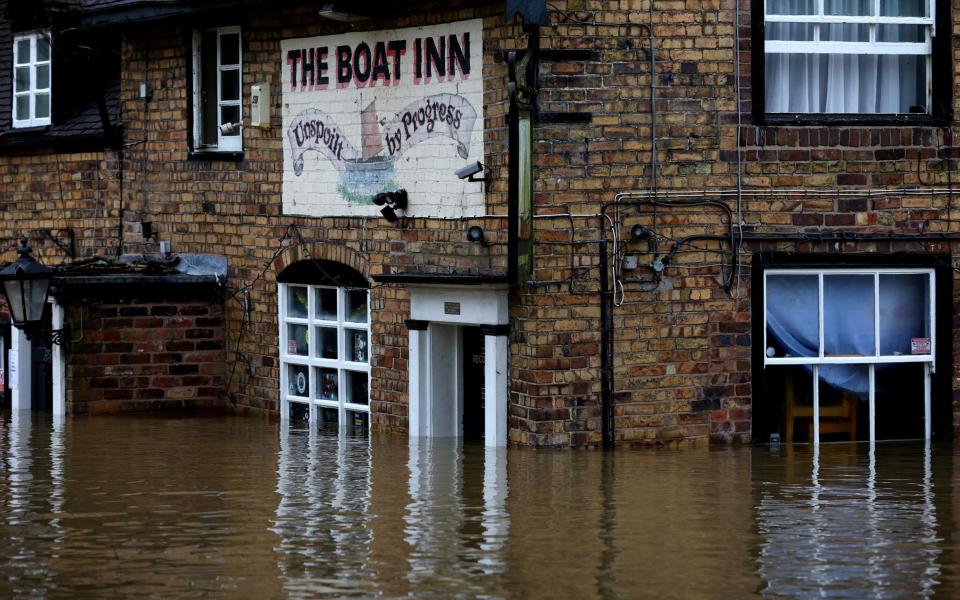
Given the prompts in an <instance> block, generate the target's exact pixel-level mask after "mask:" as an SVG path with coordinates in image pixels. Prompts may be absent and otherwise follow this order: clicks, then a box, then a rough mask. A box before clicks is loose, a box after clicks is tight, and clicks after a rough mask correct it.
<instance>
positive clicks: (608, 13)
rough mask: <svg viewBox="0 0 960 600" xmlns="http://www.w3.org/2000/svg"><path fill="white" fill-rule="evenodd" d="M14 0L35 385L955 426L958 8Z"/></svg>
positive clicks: (518, 426)
mask: <svg viewBox="0 0 960 600" xmlns="http://www.w3.org/2000/svg"><path fill="white" fill-rule="evenodd" d="M764 6H766V9H764ZM0 9H2V15H3V20H2V21H0V38H2V39H0V185H2V192H0V193H2V203H0V204H2V210H3V211H4V215H5V219H4V223H5V224H6V226H5V228H4V229H3V238H4V239H5V240H7V244H6V247H7V248H8V251H7V252H6V254H4V256H3V258H4V261H13V260H14V259H15V258H16V256H15V253H14V247H15V245H16V244H15V241H16V240H17V239H18V238H19V237H20V236H21V235H26V236H27V237H28V239H29V245H30V247H31V248H32V250H33V253H34V254H35V255H37V256H38V257H42V259H43V261H44V262H45V263H46V264H48V265H51V266H56V267H57V269H58V270H57V273H56V275H55V277H54V288H55V289H54V293H53V294H52V298H53V300H54V302H53V303H52V304H51V311H50V314H49V315H48V317H47V318H48V319H49V325H48V327H49V328H55V327H56V326H58V325H59V324H60V322H61V321H62V322H64V323H67V324H69V326H70V332H69V333H70V338H71V339H72V342H71V343H70V344H69V345H66V346H54V347H52V348H51V349H49V350H48V352H47V354H44V353H43V352H39V353H38V352H37V350H38V348H37V346H42V345H43V343H42V341H43V340H40V341H37V340H39V339H40V338H39V337H38V338H37V340H27V339H26V337H25V336H24V335H23V334H22V333H20V332H19V330H17V329H14V328H11V327H9V326H7V327H6V331H7V337H5V338H4V342H5V346H4V350H5V352H4V355H5V373H6V374H7V375H8V377H7V380H8V381H7V382H6V384H5V388H6V389H5V393H6V395H7V397H8V398H9V401H10V402H11V403H13V405H14V406H18V407H26V406H28V405H30V404H31V403H34V402H35V400H31V398H32V397H34V396H36V393H35V392H36V391H37V390H38V389H41V388H43V389H46V387H49V390H47V391H45V392H44V394H46V396H47V397H48V398H49V400H48V401H49V403H50V404H51V405H52V406H53V408H54V410H61V411H64V412H67V413H85V412H121V411H133V410H156V409H182V408H214V409H220V408H221V407H222V408H223V409H225V410H232V411H250V412H261V413H264V414H270V415H277V414H279V415H280V416H281V417H282V418H297V419H299V418H304V417H308V418H311V419H313V420H319V421H335V422H337V423H338V424H339V425H340V426H341V427H360V428H369V429H371V430H374V431H394V432H399V433H407V434H409V435H418V436H437V437H447V436H463V437H471V436H474V437H483V438H484V439H485V440H486V443H488V444H490V445H500V444H505V443H515V444H522V445H534V446H587V445H601V444H603V443H607V444H610V443H616V444H623V445H632V444H665V443H675V442H681V441H695V440H710V441H713V442H723V443H738V442H750V441H756V442H767V441H770V440H771V439H781V440H787V441H808V440H811V439H815V438H818V437H821V436H823V437H824V438H827V437H829V438H830V439H867V438H870V437H871V436H873V437H875V438H877V439H885V438H904V437H913V438H920V437H924V436H926V435H932V436H936V437H950V436H952V432H953V424H954V422H955V419H956V415H957V414H958V408H957V406H956V404H955V402H954V393H955V392H954V388H955V384H954V383H953V373H954V369H955V363H956V358H955V356H954V350H953V338H954V336H955V335H956V328H955V325H954V316H953V306H954V294H955V292H954V289H953V288H954V285H953V281H954V278H955V272H956V268H955V266H954V265H955V257H954V253H955V248H956V243H957V241H960V224H956V225H955V224H954V223H955V220H954V206H953V205H954V202H955V199H954V195H955V190H954V181H953V179H954V173H953V171H954V169H955V168H956V166H957V165H956V158H955V157H954V152H955V151H954V150H953V148H954V146H955V145H954V142H953V132H954V125H955V121H954V108H955V105H956V102H957V99H956V98H954V88H955V86H956V81H957V76H956V74H955V71H954V68H953V64H952V62H953V53H954V51H955V49H954V46H953V44H954V42H953V40H952V36H951V31H952V30H953V29H954V26H955V23H957V22H958V19H960V16H957V15H953V14H951V9H950V6H949V5H948V3H946V2H939V1H937V0H929V1H922V0H917V1H907V0H902V1H899V2H897V1H890V2H887V1H886V0H880V1H877V2H868V1H864V2H849V3H843V5H842V6H841V5H840V3H831V2H829V1H828V0H809V1H802V2H801V1H793V0H784V1H783V2H774V1H772V0H770V1H768V2H767V3H766V5H764V3H761V2H747V1H742V2H739V4H737V3H733V2H724V3H720V2H711V1H709V0H704V1H702V2H694V3H687V4H683V3H680V4H678V3H671V2H661V1H660V0H652V2H647V1H643V2H641V1H633V0H622V1H617V2H598V1H590V0H566V1H561V2H556V3H552V2H551V3H549V4H546V3H543V2H536V1H532V0H531V1H526V2H523V1H520V0H508V1H507V2H460V1H455V2H447V3H435V2H417V3H399V2H370V3H367V4H365V5H362V6H361V5H357V6H354V5H353V4H348V3H340V2H334V3H321V4H317V3H309V2H273V3H266V2H255V1H242V2H240V1H237V2H226V1H225V2H218V3H215V4H211V5H209V6H208V7H206V8H202V7H198V6H197V5H196V4H195V3H188V2H180V1H177V0H171V1H169V2H160V3H148V2H138V1H134V0H62V1H59V2H33V3H25V2H15V1H13V0H7V1H6V2H0ZM764 10H766V13H765V12H764ZM40 337H42V336H40ZM8 350H9V351H8ZM39 350H44V348H39ZM11 361H12V362H13V363H16V364H11ZM37 365H41V366H39V367H38V366H37ZM43 365H47V366H43ZM11 370H15V371H17V372H18V374H17V380H16V381H10V377H9V376H10V375H12V373H11ZM27 379H30V380H31V383H30V384H28V383H27ZM11 383H15V384H16V389H15V390H10V389H9V388H10V387H11V386H10V384H11ZM31 384H32V391H31ZM45 386H46V387H45ZM24 390H26V391H24ZM41 395H42V394H41Z"/></svg>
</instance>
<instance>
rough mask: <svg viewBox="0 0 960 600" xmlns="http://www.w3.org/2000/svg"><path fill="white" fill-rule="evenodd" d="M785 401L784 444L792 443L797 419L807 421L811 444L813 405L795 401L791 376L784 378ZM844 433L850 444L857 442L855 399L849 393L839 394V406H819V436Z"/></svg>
mask: <svg viewBox="0 0 960 600" xmlns="http://www.w3.org/2000/svg"><path fill="white" fill-rule="evenodd" d="M784 384H785V386H786V389H785V390H784V398H785V400H786V419H787V422H786V435H785V437H786V443H788V444H790V443H793V433H794V429H795V424H796V421H797V420H798V419H804V420H808V421H809V423H807V432H808V433H807V439H808V440H810V442H811V443H813V405H812V404H811V405H810V406H807V405H805V404H801V403H800V402H799V401H798V400H797V395H796V392H795V391H794V386H793V376H792V375H791V374H789V373H788V374H787V375H786V377H784ZM833 433H846V434H847V436H848V438H849V440H850V441H851V442H855V441H856V440H857V397H856V395H854V394H851V393H850V392H841V393H840V402H839V404H827V405H824V404H821V405H820V435H821V436H823V435H825V434H833Z"/></svg>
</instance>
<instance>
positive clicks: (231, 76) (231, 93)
mask: <svg viewBox="0 0 960 600" xmlns="http://www.w3.org/2000/svg"><path fill="white" fill-rule="evenodd" d="M220 95H221V100H239V99H240V71H238V70H236V69H234V70H232V71H220Z"/></svg>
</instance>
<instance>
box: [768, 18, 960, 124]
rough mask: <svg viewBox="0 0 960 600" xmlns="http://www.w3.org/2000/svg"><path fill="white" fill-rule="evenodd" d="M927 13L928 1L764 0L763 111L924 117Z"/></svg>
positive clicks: (927, 107)
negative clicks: (920, 115)
mask: <svg viewBox="0 0 960 600" xmlns="http://www.w3.org/2000/svg"><path fill="white" fill-rule="evenodd" d="M934 10H935V0H765V2H764V36H763V38H764V39H763V44H764V65H765V67H764V80H765V81H764V87H765V97H764V102H765V110H766V112H767V113H768V114H769V113H787V114H802V113H808V114H810V113H812V114H831V113H832V114H844V113H846V114H850V113H856V114H929V113H930V112H931V104H932V102H931V87H932V79H933V76H932V63H933V52H932V48H933V38H934V35H935V33H936V31H935V27H934V22H935V14H934ZM947 33H949V32H947Z"/></svg>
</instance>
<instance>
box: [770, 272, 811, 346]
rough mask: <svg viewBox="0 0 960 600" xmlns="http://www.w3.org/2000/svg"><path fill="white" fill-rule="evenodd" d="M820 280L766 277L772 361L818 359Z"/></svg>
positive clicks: (809, 277)
mask: <svg viewBox="0 0 960 600" xmlns="http://www.w3.org/2000/svg"><path fill="white" fill-rule="evenodd" d="M818 290H819V279H818V278H817V276H816V275H769V276H767V294H766V317H767V348H766V353H767V356H768V357H770V358H774V357H777V358H783V357H795V356H819V354H820V333H819V320H820V319H819V310H820V302H819V294H818Z"/></svg>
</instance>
